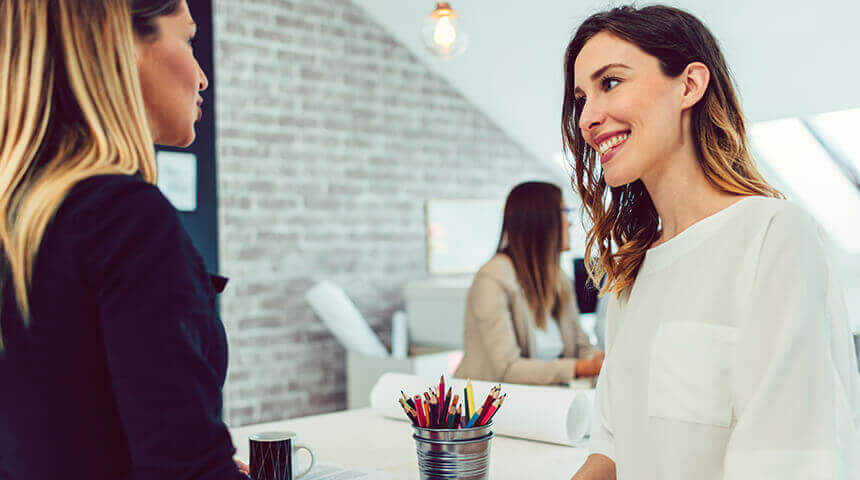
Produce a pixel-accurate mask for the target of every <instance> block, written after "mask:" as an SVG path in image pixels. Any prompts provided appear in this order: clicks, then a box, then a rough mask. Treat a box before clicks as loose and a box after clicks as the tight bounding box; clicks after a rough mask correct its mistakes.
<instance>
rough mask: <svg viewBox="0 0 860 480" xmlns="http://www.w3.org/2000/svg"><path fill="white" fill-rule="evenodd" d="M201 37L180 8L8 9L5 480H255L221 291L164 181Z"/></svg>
mask: <svg viewBox="0 0 860 480" xmlns="http://www.w3.org/2000/svg"><path fill="white" fill-rule="evenodd" d="M195 30H196V26H195V24H194V21H193V19H192V17H191V15H190V12H189V10H188V5H187V4H186V2H185V0H172V1H171V0H55V1H51V2H48V1H45V0H37V1H34V0H4V1H3V2H0V38H4V39H6V40H4V41H2V42H0V91H2V92H4V93H3V95H2V96H0V211H2V215H0V246H2V256H0V285H2V290H0V291H2V304H0V339H2V347H0V385H2V387H0V388H2V393H0V478H3V479H6V478H9V479H11V478H15V479H22V478H24V479H55V478H57V479H58V478H98V479H135V480H143V479H159V480H161V479H171V480H176V479H192V478H193V479H225V480H226V479H231V480H239V479H244V478H246V477H245V475H243V474H242V473H241V472H240V470H239V468H237V464H236V463H234V461H233V459H232V456H233V453H234V447H233V442H232V441H231V439H230V435H229V432H228V430H227V427H226V426H225V425H224V423H223V422H222V421H221V408H222V407H221V403H222V398H221V388H222V386H223V382H224V377H225V373H226V370H227V342H226V337H225V333H224V327H223V325H222V324H221V321H220V320H219V318H218V316H217V312H216V307H215V295H216V292H215V290H214V289H213V284H212V280H211V279H210V276H209V275H208V274H207V272H206V270H205V267H204V264H203V261H202V259H201V258H200V256H199V255H198V253H197V252H196V250H195V249H194V246H193V245H192V243H191V241H190V239H189V237H188V235H187V234H186V232H185V230H184V229H183V227H182V225H181V224H180V221H179V217H178V215H177V213H176V211H175V210H174V208H173V207H172V206H171V204H170V203H169V202H168V201H167V199H165V197H164V196H163V195H162V194H161V192H160V191H159V190H158V188H157V187H155V186H154V184H155V178H156V163H155V152H154V149H153V143H160V144H164V145H173V146H186V145H188V144H190V143H191V142H192V141H193V140H194V123H195V121H196V120H198V119H199V118H200V115H201V110H200V103H201V98H200V96H199V92H200V91H202V90H203V89H205V88H206V86H207V79H206V76H205V75H204V74H203V72H202V71H201V69H200V67H199V65H198V64H197V61H196V60H195V58H194V54H193V51H192V48H191V39H192V38H193V36H194V33H195ZM10 39H11V41H9V40H10Z"/></svg>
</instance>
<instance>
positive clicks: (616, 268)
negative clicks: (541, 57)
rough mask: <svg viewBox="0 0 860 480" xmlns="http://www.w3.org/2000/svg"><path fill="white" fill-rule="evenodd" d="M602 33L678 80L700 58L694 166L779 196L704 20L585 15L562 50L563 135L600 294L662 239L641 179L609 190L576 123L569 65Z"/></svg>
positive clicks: (678, 13)
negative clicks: (703, 78) (702, 80)
mask: <svg viewBox="0 0 860 480" xmlns="http://www.w3.org/2000/svg"><path fill="white" fill-rule="evenodd" d="M604 31H606V32H610V33H612V34H613V35H616V36H618V37H620V38H622V39H624V40H626V41H628V42H631V43H633V44H635V45H636V46H637V47H639V48H640V49H641V50H643V51H644V52H646V53H648V54H649V55H652V56H654V57H656V58H657V60H658V61H659V62H660V68H661V70H662V72H663V74H665V75H666V76H668V77H677V76H678V75H680V74H681V73H682V72H683V71H684V69H685V68H686V67H687V65H689V64H690V63H692V62H701V63H704V64H705V65H706V66H707V67H708V69H709V70H710V74H711V77H710V82H709V83H708V86H707V89H706V91H705V94H704V96H703V97H702V98H701V100H700V101H699V102H698V103H697V104H696V105H694V106H693V107H692V110H691V132H692V135H693V140H694V141H695V146H696V158H697V159H698V163H699V166H701V168H702V171H703V172H704V173H705V176H706V177H707V179H708V181H709V182H710V183H711V184H712V185H714V186H715V187H716V188H717V189H719V190H721V191H724V192H728V193H733V194H739V195H762V196H768V197H777V198H782V194H781V193H780V192H779V191H778V190H776V189H774V188H773V187H771V186H770V185H768V183H767V182H766V181H765V180H764V178H763V177H762V175H761V174H760V173H759V171H758V169H757V168H756V166H755V162H754V161H753V158H752V155H751V154H750V151H749V147H748V145H747V137H746V126H745V121H744V116H743V113H742V112H741V108H740V104H739V102H738V98H737V95H736V94H735V88H734V86H733V83H732V78H731V75H730V73H729V69H728V67H727V66H726V61H725V59H724V58H723V54H722V53H721V52H720V48H719V46H718V44H717V41H716V39H715V38H714V36H713V35H712V34H711V32H710V31H709V30H708V29H707V27H705V25H704V24H702V22H701V21H699V20H698V19H697V18H696V17H694V16H693V15H691V14H689V13H687V12H685V11H683V10H679V9H677V8H672V7H666V6H649V7H644V8H634V7H631V6H623V7H618V8H613V9H612V10H608V11H605V12H601V13H597V14H595V15H592V16H590V17H589V18H588V19H586V20H585V22H584V23H583V24H582V25H580V27H579V28H578V29H577V31H576V33H575V34H574V36H573V39H572V40H571V41H570V43H569V44H568V46H567V50H566V52H565V55H564V80H565V81H564V103H563V105H562V114H561V132H562V138H563V140H564V146H565V150H566V152H567V153H568V154H569V155H571V156H572V157H573V160H574V165H573V172H574V174H573V178H572V183H573V186H574V188H575V189H576V190H577V192H578V193H579V195H580V197H581V198H582V204H583V210H584V213H585V214H584V215H583V219H584V220H587V221H588V222H589V223H590V226H586V231H587V232H588V233H587V235H586V247H585V257H586V262H585V263H586V266H587V268H588V272H589V276H590V277H591V280H592V281H593V282H594V284H595V285H603V287H602V289H601V294H603V293H606V292H612V293H616V294H621V293H623V292H625V291H627V290H628V289H629V288H630V287H631V286H632V285H633V282H634V281H635V280H636V274H637V272H638V271H639V267H640V266H641V264H642V261H643V260H644V259H645V253H646V251H647V250H648V248H649V246H650V245H651V244H652V243H653V242H654V241H655V240H656V239H657V238H658V237H659V235H660V232H659V225H660V218H659V217H658V215H657V210H656V209H655V207H654V203H653V202H652V201H651V197H650V195H649V194H648V191H647V190H646V189H645V185H644V184H643V183H642V181H641V180H637V181H635V182H633V183H629V184H627V185H623V186H620V187H607V185H606V181H605V180H604V178H603V172H602V169H601V168H600V162H599V158H598V155H597V152H596V151H594V149H592V148H591V147H590V146H589V145H588V144H587V143H586V142H585V140H584V139H583V137H582V131H581V130H580V128H579V116H580V113H581V112H580V111H579V109H578V108H577V105H576V99H575V98H574V88H575V86H576V79H575V77H574V70H573V67H574V63H575V62H576V58H577V56H578V55H579V52H580V51H582V48H583V47H584V46H585V44H586V43H587V42H588V40H590V39H591V38H592V37H594V36H595V35H597V34H598V33H600V32H604ZM595 250H596V253H595ZM604 279H605V282H604Z"/></svg>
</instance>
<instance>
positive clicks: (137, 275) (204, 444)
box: [80, 181, 246, 480]
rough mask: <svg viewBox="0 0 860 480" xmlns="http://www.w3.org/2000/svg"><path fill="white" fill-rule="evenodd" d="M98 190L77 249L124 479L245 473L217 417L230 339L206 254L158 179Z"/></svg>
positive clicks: (234, 478)
mask: <svg viewBox="0 0 860 480" xmlns="http://www.w3.org/2000/svg"><path fill="white" fill-rule="evenodd" d="M97 197H98V198H97V200H98V201H97V202H96V200H95V199H90V200H88V202H89V205H91V207H88V208H87V209H86V211H84V212H82V213H81V215H82V216H81V217H80V218H87V219H95V220H92V221H90V222H89V223H88V224H87V227H90V228H88V229H87V232H86V234H85V235H86V236H85V240H84V241H83V242H82V248H81V250H82V251H81V257H82V259H83V262H84V265H85V268H84V270H85V274H84V275H85V281H86V282H87V283H88V286H89V288H90V289H91V290H92V291H93V294H94V296H95V298H96V301H97V302H98V304H99V309H100V313H101V315H100V331H101V335H102V337H103V342H104V348H105V353H106V361H107V366H108V371H109V375H110V380H111V384H112V387H113V390H114V394H115V400H116V408H117V411H118V414H119V417H120V419H121V422H122V425H123V427H124V430H125V433H126V435H127V441H128V446H129V453H130V457H131V465H132V472H131V475H130V476H129V478H132V479H135V480H149V479H153V480H155V479H159V480H161V479H165V478H170V479H173V480H178V479H191V478H194V479H200V480H203V479H206V480H208V479H213V480H214V479H231V480H238V479H246V477H245V476H244V475H242V474H241V473H239V471H238V469H237V468H236V466H235V464H234V462H233V459H232V455H233V453H234V451H235V449H234V447H233V443H232V440H231V438H230V434H229V432H228V430H227V427H226V426H225V425H224V423H223V422H222V421H221V418H220V415H221V408H222V407H221V386H222V383H223V375H224V371H225V370H226V344H225V343H224V341H223V335H224V332H223V327H222V326H221V324H220V320H218V318H217V316H216V313H215V312H216V310H215V304H214V292H213V290H212V285H211V282H210V280H209V278H208V276H207V275H206V272H205V267H204V266H203V264H202V260H201V259H200V257H199V255H197V253H196V250H194V247H193V246H192V245H191V242H190V239H189V238H188V236H187V234H186V233H185V231H184V229H183V227H182V225H181V223H180V221H179V217H178V215H177V213H176V211H175V209H174V208H173V207H172V205H171V204H170V203H169V202H168V201H167V199H166V198H164V196H163V195H162V194H161V192H160V191H159V190H158V189H157V188H155V187H154V186H152V185H149V184H147V183H144V182H141V181H137V182H120V185H119V186H118V187H116V188H109V189H107V191H105V190H104V189H103V190H101V191H100V192H98V195H97ZM95 203H99V205H95ZM217 349H224V350H223V352H219V351H218V350H217Z"/></svg>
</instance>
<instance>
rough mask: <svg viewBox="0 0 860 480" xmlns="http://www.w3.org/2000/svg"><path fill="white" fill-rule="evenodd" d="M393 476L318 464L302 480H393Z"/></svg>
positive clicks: (328, 464)
mask: <svg viewBox="0 0 860 480" xmlns="http://www.w3.org/2000/svg"><path fill="white" fill-rule="evenodd" d="M395 478H396V477H395V475H393V474H390V473H385V472H378V471H374V470H362V469H359V468H354V467H344V466H341V465H335V464H332V463H318V464H316V465H315V466H314V468H313V470H311V471H310V473H308V474H307V475H305V476H304V477H302V480H394V479H395Z"/></svg>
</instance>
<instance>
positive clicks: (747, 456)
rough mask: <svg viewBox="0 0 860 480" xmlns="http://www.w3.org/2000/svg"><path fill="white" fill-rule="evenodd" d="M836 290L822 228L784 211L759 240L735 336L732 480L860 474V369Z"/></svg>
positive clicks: (728, 469)
mask: <svg viewBox="0 0 860 480" xmlns="http://www.w3.org/2000/svg"><path fill="white" fill-rule="evenodd" d="M834 289H838V286H837V285H835V284H833V281H832V277H831V276H830V275H828V269H827V264H826V255H825V251H824V249H823V246H822V242H821V239H820V237H819V234H818V229H817V226H816V225H815V224H814V222H812V220H811V219H809V218H808V217H807V216H806V215H805V214H803V213H802V212H801V211H799V210H795V209H786V210H785V211H782V212H779V213H778V214H777V215H776V216H774V217H773V218H772V219H771V222H770V225H769V226H768V228H767V231H766V233H765V234H764V237H763V240H762V244H761V249H760V254H759V260H758V263H757V265H756V271H755V276H754V278H753V281H752V289H751V296H750V308H749V310H748V311H749V315H748V316H746V317H745V318H744V319H743V321H742V322H741V327H740V332H739V337H738V344H737V353H736V358H735V364H734V365H733V403H734V415H735V421H736V423H735V426H734V429H733V431H732V433H731V436H730V438H729V442H728V445H727V449H726V456H725V465H724V478H725V479H726V480H740V479H762V478H779V479H781V480H791V479H798V480H799V479H809V478H821V479H844V478H856V477H851V475H857V472H858V471H860V470H858V465H856V462H857V461H858V459H860V451H858V447H857V434H858V428H857V419H858V401H857V397H856V395H857V394H856V392H857V382H858V376H857V365H856V360H853V361H852V360H850V359H848V358H846V355H849V352H851V350H852V349H851V348H850V346H849V344H850V343H851V335H850V332H849V330H848V328H847V319H845V318H835V317H834V314H835V313H838V309H834V308H831V306H829V305H828V303H829V302H828V301H827V299H828V298H833V296H832V295H831V294H830V293H831V292H832V291H833V290H834ZM842 311H843V312H844V309H842ZM849 392H852V393H849ZM852 396H853V398H852ZM852 463H853V464H852ZM852 471H853V473H852Z"/></svg>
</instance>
